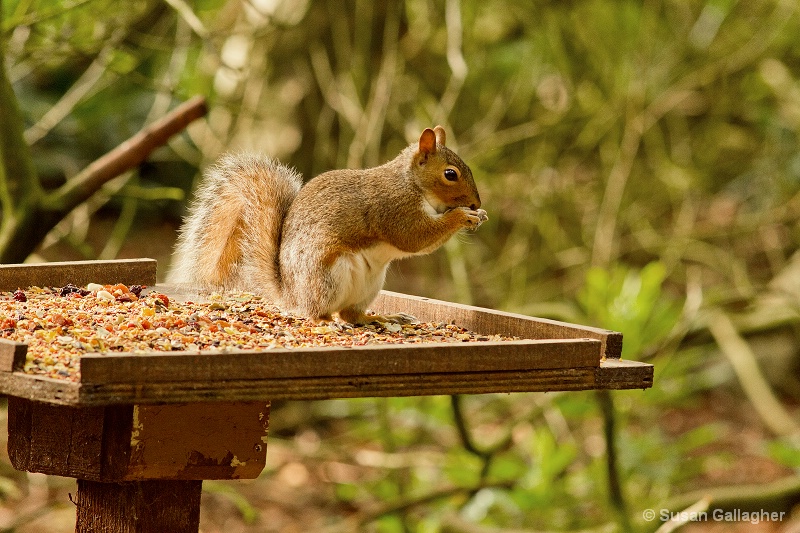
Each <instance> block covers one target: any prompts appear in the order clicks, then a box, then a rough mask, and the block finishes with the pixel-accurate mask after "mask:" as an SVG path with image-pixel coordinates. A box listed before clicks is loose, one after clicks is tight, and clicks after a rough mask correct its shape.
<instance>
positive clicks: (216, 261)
mask: <svg viewBox="0 0 800 533" xmlns="http://www.w3.org/2000/svg"><path fill="white" fill-rule="evenodd" d="M301 185H302V178H301V177H300V175H299V174H297V173H296V172H295V171H294V170H292V169H290V168H287V167H285V166H283V165H281V164H280V163H278V162H277V161H274V160H273V159H270V158H268V157H264V156H260V155H256V154H228V155H224V156H223V157H222V158H220V160H219V161H218V162H217V163H216V164H215V165H214V166H213V167H211V168H210V169H209V170H208V171H207V172H206V175H205V176H204V178H203V181H202V183H201V184H200V187H199V188H198V190H197V192H196V199H195V201H194V203H193V204H192V205H191V207H190V209H189V214H188V216H187V217H186V219H185V220H184V223H183V226H182V228H181V231H180V235H179V237H178V243H177V246H176V248H175V253H174V255H173V259H172V267H171V268H170V272H169V274H168V276H167V282H168V283H181V284H189V285H192V286H196V287H200V288H205V289H234V288H235V289H242V290H247V291H259V292H264V293H266V294H270V295H272V296H273V297H274V298H275V300H276V301H279V300H280V297H281V294H280V286H281V283H280V271H279V268H278V253H279V248H280V235H281V226H282V225H283V219H284V217H285V216H286V212H287V211H288V210H289V206H290V205H291V204H292V201H293V200H294V198H295V196H297V193H298V191H299V190H300V187H301Z"/></svg>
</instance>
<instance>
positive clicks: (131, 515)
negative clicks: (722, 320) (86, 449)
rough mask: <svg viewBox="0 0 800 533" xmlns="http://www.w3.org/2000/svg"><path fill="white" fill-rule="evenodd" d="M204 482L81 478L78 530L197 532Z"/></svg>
mask: <svg viewBox="0 0 800 533" xmlns="http://www.w3.org/2000/svg"><path fill="white" fill-rule="evenodd" d="M202 483H203V482H202V481H167V480H153V481H130V482H124V483H102V482H97V481H86V480H83V479H79V480H78V497H77V500H76V504H77V507H78V516H77V521H76V523H75V533H166V532H169V533H197V531H198V529H199V527H200V489H201V485H202Z"/></svg>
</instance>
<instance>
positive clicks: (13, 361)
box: [0, 339, 28, 372]
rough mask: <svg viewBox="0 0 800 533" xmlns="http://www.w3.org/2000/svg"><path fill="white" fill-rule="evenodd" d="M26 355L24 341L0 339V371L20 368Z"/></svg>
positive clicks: (23, 364)
mask: <svg viewBox="0 0 800 533" xmlns="http://www.w3.org/2000/svg"><path fill="white" fill-rule="evenodd" d="M27 356H28V345H27V344H25V343H24V342H15V341H10V340H8V339H0V372H14V371H16V370H22V369H23V368H24V367H25V360H26V358H27Z"/></svg>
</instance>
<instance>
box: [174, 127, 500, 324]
mask: <svg viewBox="0 0 800 533" xmlns="http://www.w3.org/2000/svg"><path fill="white" fill-rule="evenodd" d="M445 140H446V136H445V131H444V128H442V127H441V126H436V127H435V128H433V129H431V128H426V129H425V130H424V131H423V132H422V134H421V135H420V137H419V142H416V143H412V144H411V145H410V146H409V147H407V148H406V149H405V150H403V151H402V152H400V154H399V155H398V156H397V157H396V158H395V159H393V160H391V161H389V162H388V163H385V164H383V165H381V166H378V167H374V168H369V169H363V170H332V171H328V172H325V173H323V174H320V175H319V176H317V177H315V178H313V179H311V180H310V181H309V182H308V183H307V184H305V185H304V186H303V184H302V177H301V176H300V175H299V174H298V173H297V172H296V171H294V170H292V169H290V168H288V167H286V166H284V165H282V164H280V163H279V162H277V161H275V160H273V159H271V158H269V157H266V156H262V155H255V154H227V155H223V156H222V157H221V158H220V160H219V161H218V162H217V163H216V164H215V165H214V166H213V167H212V168H211V169H210V170H209V171H208V172H206V175H205V177H204V179H203V180H202V182H201V185H200V186H199V188H198V191H197V193H196V199H195V202H194V203H193V204H192V205H191V206H190V208H189V213H188V216H187V217H186V219H185V220H184V223H183V225H182V227H181V229H180V231H179V237H178V241H177V244H176V247H175V252H174V255H173V260H172V267H171V269H170V272H169V274H168V276H167V282H168V283H174V284H186V285H191V286H194V287H196V288H201V289H205V290H209V289H213V290H217V289H221V290H228V289H234V288H236V289H245V290H248V291H253V292H257V293H258V294H261V295H264V296H266V297H268V298H270V299H271V300H272V301H273V302H274V303H275V304H276V305H277V306H278V307H279V308H281V309H282V310H283V311H288V312H293V313H296V314H298V315H301V316H305V317H306V318H309V319H310V320H311V321H313V322H314V323H320V322H329V323H331V322H334V318H333V317H334V316H338V318H339V320H340V321H343V322H347V323H351V324H366V323H371V322H380V323H385V322H395V323H401V324H404V323H410V322H414V321H415V320H416V319H415V318H414V317H412V316H410V315H406V314H404V313H398V314H393V315H368V314H366V311H367V308H368V307H369V305H370V304H371V303H372V301H373V300H374V299H375V297H376V296H377V295H378V293H379V292H380V290H381V288H382V287H383V283H384V279H385V277H386V270H387V268H388V266H389V263H390V262H391V261H392V260H393V259H398V258H402V257H408V256H412V255H422V254H428V253H430V252H432V251H434V250H436V249H437V248H439V247H440V246H441V245H442V244H444V243H445V242H446V241H447V240H448V239H449V238H450V237H452V236H453V235H454V234H455V233H456V232H458V231H459V230H460V229H462V228H467V229H473V230H474V229H477V227H478V226H480V225H481V224H482V223H483V222H484V221H486V220H487V219H488V216H487V214H486V211H484V210H483V209H481V208H480V206H481V200H480V196H479V195H478V189H477V187H476V186H475V181H474V180H473V178H472V171H471V170H470V169H469V167H468V166H467V165H466V164H465V163H464V162H463V161H462V160H461V158H460V157H459V156H458V155H456V154H455V153H454V152H453V151H452V150H450V149H449V148H447V147H446V146H445Z"/></svg>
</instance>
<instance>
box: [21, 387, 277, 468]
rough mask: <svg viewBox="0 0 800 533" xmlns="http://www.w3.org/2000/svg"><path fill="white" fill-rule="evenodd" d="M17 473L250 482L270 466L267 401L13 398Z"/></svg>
mask: <svg viewBox="0 0 800 533" xmlns="http://www.w3.org/2000/svg"><path fill="white" fill-rule="evenodd" d="M8 413H9V414H8V416H9V423H8V431H9V438H8V452H9V457H10V458H11V464H12V465H13V466H14V468H16V469H18V470H24V471H28V472H40V473H43V474H49V475H58V476H65V477H75V478H79V479H88V480H92V481H103V482H121V481H136V480H146V479H184V480H190V479H253V478H256V477H258V475H259V474H260V473H261V471H262V470H263V469H264V465H265V463H266V449H267V443H266V441H267V431H268V427H269V404H268V403H267V402H264V401H255V402H215V403H203V404H198V403H194V404H177V405H113V406H99V407H74V406H63V405H52V404H47V403H43V402H36V401H29V400H25V399H21V398H14V397H11V398H9V404H8Z"/></svg>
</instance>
